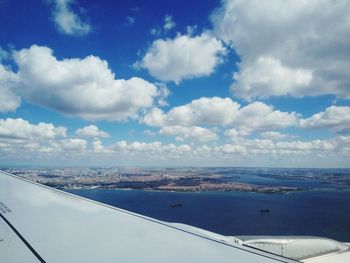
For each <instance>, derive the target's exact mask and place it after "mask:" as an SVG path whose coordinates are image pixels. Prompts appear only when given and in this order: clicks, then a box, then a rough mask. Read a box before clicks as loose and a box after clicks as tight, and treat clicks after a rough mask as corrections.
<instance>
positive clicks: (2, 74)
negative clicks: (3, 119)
mask: <svg viewBox="0 0 350 263" xmlns="http://www.w3.org/2000/svg"><path fill="white" fill-rule="evenodd" d="M0 62H1V60H0ZM16 81H17V76H16V74H15V73H13V72H12V71H10V70H7V69H6V68H5V67H4V66H3V65H1V64H0V112H10V111H15V110H16V109H17V108H18V107H19V105H20V104H21V99H20V97H18V96H17V95H16V94H15V92H14V83H15V82H16Z"/></svg>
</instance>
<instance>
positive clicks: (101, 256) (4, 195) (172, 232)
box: [0, 172, 350, 263]
mask: <svg viewBox="0 0 350 263" xmlns="http://www.w3.org/2000/svg"><path fill="white" fill-rule="evenodd" d="M248 239H249V238H248ZM244 242H247V245H245V244H244ZM249 242H250V244H248V243H249ZM254 244H255V245H256V244H258V245H259V244H260V243H259V242H258V241H256V239H255V243H254V239H253V240H252V239H250V240H248V241H242V239H238V238H235V237H225V236H222V235H218V234H215V233H211V232H209V231H205V230H202V229H198V228H194V227H190V226H186V225H181V224H170V223H166V222H162V221H159V220H156V219H152V218H149V217H146V216H142V215H139V214H136V213H132V212H129V211H126V210H123V209H119V208H116V207H112V206H108V205H105V204H102V203H99V202H96V201H92V200H88V199H85V198H82V197H78V196H75V195H72V194H69V193H66V192H62V191H59V190H56V189H53V188H50V187H47V186H44V185H40V184H37V183H34V182H31V181H28V180H25V179H23V178H20V177H17V176H14V175H11V174H8V173H5V172H0V262H5V263H12V262H15V263H21V262H26V263H31V262H75V263H76V262H84V263H86V262H152V263H154V262H245V263H255V262H259V263H265V262H266V263H268V262H286V263H287V262H288V263H292V262H299V261H296V260H292V259H288V258H285V257H283V256H280V255H277V254H278V253H277V254H276V253H270V252H271V251H270V252H265V251H263V250H261V249H260V248H261V247H256V248H254ZM258 245H256V246H258ZM333 252H334V251H333ZM343 255H347V256H348V257H347V260H349V255H350V254H349V253H343ZM310 262H311V261H310ZM312 262H318V261H312ZM322 262H323V261H322ZM324 262H328V261H324ZM329 262H337V261H329ZM339 262H343V261H339ZM344 262H345V261H344ZM346 262H350V261H346Z"/></svg>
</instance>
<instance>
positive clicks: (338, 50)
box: [212, 0, 350, 99]
mask: <svg viewBox="0 0 350 263" xmlns="http://www.w3.org/2000/svg"><path fill="white" fill-rule="evenodd" d="M222 3H223V4H222V6H221V8H219V9H218V10H216V12H215V13H214V15H213V16H212V18H213V19H212V20H213V24H214V31H215V33H216V36H217V37H218V38H220V39H223V40H224V41H225V42H226V43H228V44H230V45H231V46H232V47H233V48H234V49H235V50H236V52H237V53H238V55H239V56H240V57H241V63H240V64H239V72H238V73H236V74H235V75H234V79H235V83H234V84H233V86H232V91H233V93H234V95H235V96H239V97H242V98H245V99H253V98H265V97H270V96H281V95H288V94H289V95H292V96H305V95H310V96H316V95H322V94H334V95H336V96H338V97H346V98H350V89H349V88H348V87H349V86H350V76H349V74H348V70H347V69H348V68H350V53H349V52H348V50H349V46H350V19H349V12H350V4H349V2H348V1H322V0H314V1H303V0H286V1H280V0H271V1H259V0H253V1H240V0H226V1H223V2H222Z"/></svg>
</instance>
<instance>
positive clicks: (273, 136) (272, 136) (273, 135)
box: [260, 131, 297, 141]
mask: <svg viewBox="0 0 350 263" xmlns="http://www.w3.org/2000/svg"><path fill="white" fill-rule="evenodd" d="M260 136H261V138H263V139H268V140H273V141H276V140H284V139H291V138H297V136H295V135H291V134H285V133H280V132H278V131H266V132H262V133H261V134H260Z"/></svg>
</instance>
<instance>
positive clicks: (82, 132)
mask: <svg viewBox="0 0 350 263" xmlns="http://www.w3.org/2000/svg"><path fill="white" fill-rule="evenodd" d="M75 133H76V134H77V135H78V136H80V137H94V138H98V137H102V138H108V137H109V136H110V135H109V133H108V132H105V131H102V130H100V129H99V128H98V127H97V126H96V125H89V126H85V127H84V128H80V129H77V130H76V132H75Z"/></svg>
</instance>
